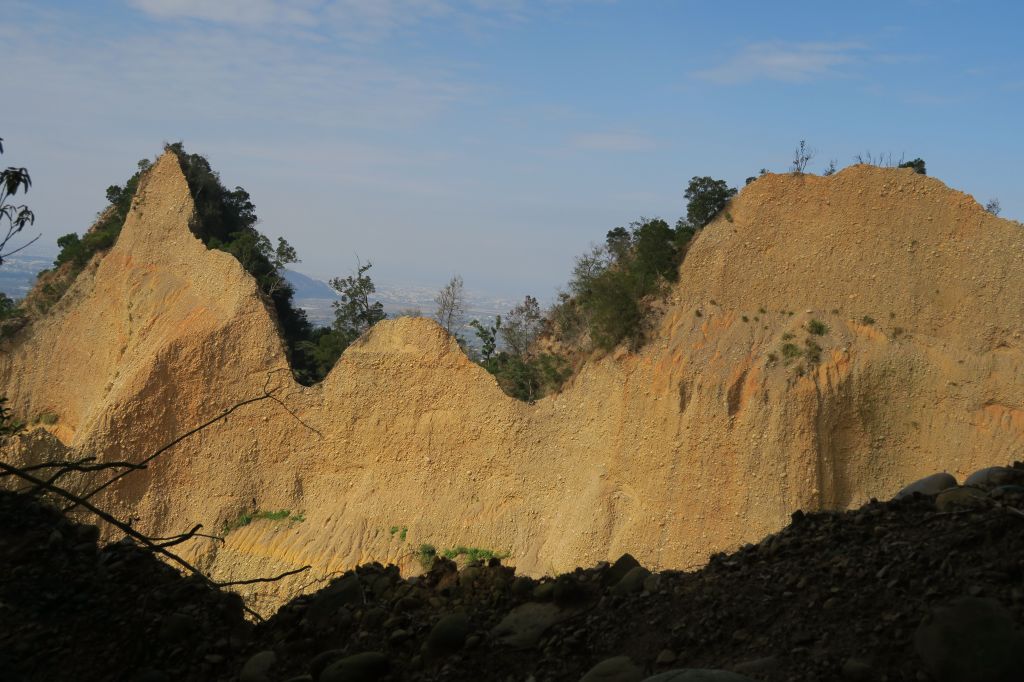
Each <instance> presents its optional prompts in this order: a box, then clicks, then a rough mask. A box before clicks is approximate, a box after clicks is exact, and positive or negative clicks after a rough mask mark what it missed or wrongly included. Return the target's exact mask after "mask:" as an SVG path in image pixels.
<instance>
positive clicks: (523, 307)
mask: <svg viewBox="0 0 1024 682" xmlns="http://www.w3.org/2000/svg"><path fill="white" fill-rule="evenodd" d="M543 327H544V315H543V314H541V310H540V304H539V303H538V302H537V299H535V298H534V297H533V296H527V297H526V298H525V299H523V302H522V303H520V304H519V305H517V306H516V307H515V308H513V309H512V310H510V311H509V312H508V314H507V315H506V316H505V325H504V326H503V327H501V330H500V331H501V338H502V340H503V341H504V342H505V346H506V347H507V348H508V351H509V352H510V353H511V354H512V355H515V356H517V357H524V356H526V354H527V353H528V352H529V351H530V349H531V348H533V344H535V343H536V342H537V339H538V338H539V337H540V333H541V331H542V329H543Z"/></svg>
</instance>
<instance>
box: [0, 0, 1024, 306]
mask: <svg viewBox="0 0 1024 682" xmlns="http://www.w3.org/2000/svg"><path fill="white" fill-rule="evenodd" d="M0 13H2V16H3V19H2V21H0V40H2V41H3V42H2V44H3V46H4V62H5V67H6V68H5V70H4V73H3V75H2V76H0V83H3V86H4V87H3V91H4V93H5V97H4V107H3V112H2V116H0V136H2V137H3V138H4V139H5V147H6V152H7V153H6V154H5V155H4V156H3V158H2V161H3V162H4V163H5V164H15V165H19V166H20V165H24V166H27V167H28V168H29V170H30V171H31V173H32V176H33V180H34V186H33V188H32V190H31V193H30V194H29V195H28V200H29V203H30V205H31V206H32V208H33V209H35V211H36V214H37V223H36V225H37V227H38V229H39V230H40V231H41V232H42V233H43V235H44V236H43V239H42V240H41V242H45V243H46V244H48V245H49V246H46V247H41V250H42V251H44V252H45V251H52V250H53V249H54V247H53V246H52V245H53V244H54V242H55V240H56V238H57V237H58V236H59V235H61V234H64V233H66V232H70V231H82V230H83V229H85V228H86V227H87V226H88V224H89V222H90V220H91V218H92V217H93V216H94V215H95V213H96V212H97V211H98V210H99V209H101V208H102V206H103V204H104V203H105V202H104V199H103V196H104V190H105V188H106V187H107V185H109V184H113V183H120V182H123V181H124V180H125V179H126V178H127V177H128V176H129V175H130V174H131V172H132V170H133V169H134V166H135V162H136V161H137V160H138V159H140V158H143V157H151V156H153V155H154V154H155V153H156V152H157V151H159V149H160V148H161V146H162V143H163V142H164V141H175V140H179V139H180V140H184V142H185V144H186V146H187V148H188V149H189V150H191V151H196V152H199V153H202V154H205V155H206V156H207V157H208V158H209V159H210V161H211V163H212V164H213V166H214V167H215V168H216V169H218V170H219V171H220V172H221V176H222V179H223V180H224V181H225V184H228V185H229V186H234V185H242V186H244V187H245V188H246V189H247V190H249V192H250V193H251V194H252V196H253V199H254V201H255V203H256V207H257V212H258V213H259V215H260V217H261V220H262V222H261V226H260V227H261V229H262V230H263V231H264V232H266V233H268V234H270V235H272V236H278V235H282V236H285V237H286V238H287V239H288V240H289V241H290V242H291V243H292V244H293V245H294V246H295V247H296V248H297V249H298V251H299V254H300V256H301V257H302V259H303V263H302V264H301V265H300V266H298V268H297V269H299V270H302V271H303V272H307V273H309V274H313V275H318V276H331V275H335V274H344V273H347V272H348V271H350V270H351V269H352V267H353V266H354V264H355V258H356V255H357V254H358V256H359V257H361V258H362V259H363V260H366V259H370V260H372V261H373V262H374V269H373V274H374V277H375V279H376V280H377V281H378V282H382V283H383V282H387V283H391V284H415V285H420V286H427V287H440V286H442V285H443V284H444V283H445V282H446V281H447V279H448V278H449V277H450V276H451V274H452V273H456V272H457V273H461V274H462V275H463V277H464V278H465V280H466V284H467V287H468V288H470V289H472V290H475V291H479V292H489V293H493V294H497V295H501V296H505V297H510V298H512V297H514V298H519V297H521V296H522V295H524V294H527V293H529V294H533V295H536V296H538V297H540V298H542V299H546V298H550V297H551V296H552V294H553V292H554V290H555V288H556V287H557V286H558V285H560V284H562V283H564V281H565V279H566V277H567V275H568V273H569V271H570V269H571V266H572V261H573V257H574V256H575V255H576V254H578V253H580V252H582V251H584V250H585V249H586V248H587V246H588V244H589V243H590V242H593V241H600V240H601V239H602V238H603V235H604V233H605V232H606V231H607V230H608V229H610V228H612V227H615V226H617V225H621V224H626V223H628V222H629V221H631V220H633V219H635V218H637V217H639V216H648V217H653V216H661V217H664V218H666V219H668V220H669V221H671V222H674V221H675V219H676V218H677V217H678V216H679V215H680V214H681V213H683V212H684V200H683V197H682V190H683V187H684V186H685V184H686V182H687V181H688V179H689V178H690V177H691V176H693V175H713V176H715V177H721V178H725V179H727V180H728V181H729V182H731V183H733V184H735V185H737V186H741V185H742V183H743V180H744V178H746V177H747V176H749V175H753V174H756V172H757V171H758V169H760V168H762V167H766V168H768V169H769V170H776V171H783V170H785V169H786V168H787V166H788V164H789V161H790V159H791V156H792V151H793V148H794V147H795V146H796V144H797V142H798V141H799V140H801V139H806V140H807V141H808V142H809V143H810V144H811V145H812V146H813V147H814V148H816V149H817V157H816V158H815V160H814V161H813V162H812V164H811V170H812V171H820V170H821V169H822V168H824V166H825V165H826V164H827V163H828V161H829V160H830V159H835V160H836V161H837V162H838V164H839V165H840V166H844V165H848V164H849V163H851V162H852V160H853V156H854V155H855V154H857V153H863V152H867V151H870V152H872V153H875V154H879V153H885V154H892V155H894V156H896V157H899V156H901V155H905V156H906V157H907V158H908V159H909V158H914V157H917V156H920V157H923V158H924V159H925V160H926V161H927V164H928V170H929V174H930V175H934V176H936V177H938V178H940V179H942V180H943V181H945V182H946V183H947V184H949V185H951V186H952V187H955V188H958V189H961V190H964V191H966V192H969V193H971V194H973V195H974V196H975V197H976V198H978V199H979V201H981V202H982V203H984V202H985V201H987V200H988V199H990V198H993V197H997V198H998V199H999V200H1000V202H1001V204H1002V207H1003V215H1004V216H1006V217H1011V218H1021V217H1024V198H1022V197H1021V195H1020V192H1019V191H1018V189H1019V178H1020V163H1021V159H1022V158H1024V153H1022V152H1024V136H1022V135H1021V134H1020V125H1021V118H1020V112H1021V110H1022V105H1024V68H1022V67H1024V59H1022V51H1024V49H1022V47H1021V42H1020V38H1019V30H1020V26H1021V25H1024V3H1019V2H982V1H976V2H954V1H952V0H945V1H943V0H932V1H929V0H888V1H886V2H856V3H853V2H821V1H820V0H819V1H817V2H774V3H768V2H764V1H763V0H761V1H759V2H731V3H729V2H706V1H705V2H686V1H682V0H680V1H676V2H671V1H669V0H618V1H614V0H218V1H217V2H208V1H206V0H93V1H90V2H77V1H76V2H56V1H51V2H46V1H43V0H33V1H32V2H22V1H21V0H8V1H7V2H5V3H4V5H3V8H2V9H0Z"/></svg>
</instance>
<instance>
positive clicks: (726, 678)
mask: <svg viewBox="0 0 1024 682" xmlns="http://www.w3.org/2000/svg"><path fill="white" fill-rule="evenodd" d="M643 682H754V680H752V679H750V678H749V677H746V676H745V675H740V674H739V673H733V672H729V671H728V670H705V669H700V668H680V669H678V670H669V671H668V672H663V673H660V674H658V675H654V676H652V677H648V678H646V679H645V680H643Z"/></svg>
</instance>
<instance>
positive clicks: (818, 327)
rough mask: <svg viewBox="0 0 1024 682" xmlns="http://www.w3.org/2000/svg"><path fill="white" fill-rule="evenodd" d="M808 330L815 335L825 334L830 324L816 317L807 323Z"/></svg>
mask: <svg viewBox="0 0 1024 682" xmlns="http://www.w3.org/2000/svg"><path fill="white" fill-rule="evenodd" d="M807 331H809V332H810V333H812V334H814V335H815V336H823V335H824V334H828V325H827V324H825V323H824V322H822V321H821V320H817V319H814V320H811V321H810V322H808V323H807Z"/></svg>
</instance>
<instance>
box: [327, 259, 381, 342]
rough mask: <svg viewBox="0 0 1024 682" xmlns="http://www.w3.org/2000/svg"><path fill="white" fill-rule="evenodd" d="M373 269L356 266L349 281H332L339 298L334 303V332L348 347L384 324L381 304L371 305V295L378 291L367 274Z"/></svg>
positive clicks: (341, 278) (366, 266) (343, 279)
mask: <svg viewBox="0 0 1024 682" xmlns="http://www.w3.org/2000/svg"><path fill="white" fill-rule="evenodd" d="M372 267H373V263H371V262H369V261H367V262H366V264H365V265H364V264H363V263H357V264H356V271H355V272H354V273H353V274H351V275H349V276H348V277H335V278H334V279H332V280H331V282H330V284H331V288H332V289H334V290H335V291H337V292H338V293H339V294H341V300H340V301H335V302H334V303H333V304H332V305H333V307H334V325H333V328H334V332H335V333H337V334H338V335H339V337H340V339H341V342H342V343H343V344H344V345H343V348H344V347H347V346H348V345H349V344H351V343H352V342H353V341H355V340H356V339H358V338H359V337H360V336H362V335H363V333H364V332H366V330H368V329H369V328H370V327H372V326H373V325H375V324H377V323H378V322H380V321H381V320H383V319H384V318H385V317H387V315H386V314H385V313H384V305H383V304H382V303H381V302H380V301H374V302H372V303H371V302H370V295H371V294H373V293H375V292H376V291H377V287H376V285H374V283H373V280H372V279H370V276H369V275H367V274H366V273H367V272H368V271H369V270H370V268H372Z"/></svg>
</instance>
